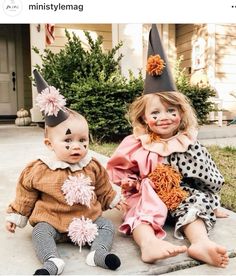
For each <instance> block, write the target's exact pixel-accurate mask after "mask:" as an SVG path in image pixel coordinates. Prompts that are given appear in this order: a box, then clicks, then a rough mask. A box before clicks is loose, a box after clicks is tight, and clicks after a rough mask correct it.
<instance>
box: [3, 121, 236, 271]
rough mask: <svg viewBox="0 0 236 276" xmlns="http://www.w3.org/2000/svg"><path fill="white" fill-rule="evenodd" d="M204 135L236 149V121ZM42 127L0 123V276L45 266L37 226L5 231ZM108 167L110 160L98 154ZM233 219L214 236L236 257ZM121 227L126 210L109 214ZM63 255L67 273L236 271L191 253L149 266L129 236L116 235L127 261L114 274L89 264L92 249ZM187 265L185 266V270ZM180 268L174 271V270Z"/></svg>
mask: <svg viewBox="0 0 236 276" xmlns="http://www.w3.org/2000/svg"><path fill="white" fill-rule="evenodd" d="M199 138H200V140H201V141H202V142H205V143H208V144H218V141H219V140H220V144H221V145H222V141H223V140H224V142H225V145H228V146H235V147H236V125H232V126H229V127H222V128H218V127H217V126H216V127H215V126H208V127H203V128H202V129H201V130H200V134H199ZM42 140H43V130H42V129H41V128H38V127H34V126H32V127H31V126H30V127H16V126H14V125H0V179H1V181H0V194H1V201H0V229H1V235H0V244H1V247H0V256H1V265H0V275H32V273H33V272H34V271H35V270H36V269H37V268H39V267H40V263H39V262H38V260H37V258H36V257H35V254H34V251H33V248H32V244H31V231H32V227H31V226H30V225H27V226H26V228H24V229H17V231H16V233H15V234H11V233H8V232H7V231H6V230H5V209H6V207H7V205H8V204H9V203H10V202H11V201H12V200H13V198H14V194H15V186H16V180H17V178H18V176H19V173H20V172H21V170H22V169H23V168H24V166H25V165H26V164H27V163H28V162H29V161H31V160H33V159H35V158H36V156H37V155H40V154H42V152H43V151H45V150H46V149H45V147H44V145H43V143H42ZM93 154H94V156H96V157H97V158H98V159H99V160H100V161H101V162H102V163H103V164H104V165H105V163H106V161H107V158H106V157H104V156H102V155H99V154H97V153H94V152H93ZM229 214H230V216H229V218H227V219H218V221H217V223H216V227H215V229H214V231H213V233H212V234H211V237H212V239H213V240H215V241H218V242H220V243H221V244H222V245H224V246H226V247H227V249H228V251H229V253H230V255H231V257H235V256H236V231H235V229H236V214H235V213H233V212H230V211H229ZM105 216H106V217H109V218H110V219H111V220H112V221H113V223H114V224H115V226H116V228H117V227H118V225H119V224H120V223H121V220H122V218H121V214H120V212H119V211H117V210H111V211H107V212H105ZM165 230H166V231H167V233H168V235H167V240H168V241H171V242H173V243H175V244H186V245H188V244H187V242H186V241H179V240H176V239H174V238H173V228H171V227H170V226H166V227H165ZM58 248H59V251H60V254H61V257H62V258H63V259H64V260H65V262H66V267H65V270H64V272H63V274H64V275H111V274H112V275H130V274H132V275H147V274H149V275H150V274H151V275H163V274H165V275H236V258H231V259H230V265H229V266H228V267H227V268H226V269H217V268H214V267H211V266H209V265H204V264H201V265H199V263H198V262H196V261H194V260H192V259H191V258H189V257H188V256H187V255H186V254H182V255H179V256H176V257H174V258H170V259H168V260H163V261H159V262H157V263H156V264H145V263H143V262H142V261H141V260H140V256H139V249H138V247H137V246H136V245H135V243H134V242H133V240H132V239H131V238H130V237H128V236H124V235H121V234H120V233H118V232H117V233H116V237H115V242H114V246H113V251H114V252H116V253H117V254H118V255H119V256H120V258H121V261H122V265H121V267H120V268H119V269H118V270H117V271H115V272H113V271H108V270H105V269H101V268H98V267H89V266H87V265H86V264H85V256H86V255H87V253H88V249H87V248H84V249H83V250H82V252H81V253H80V252H79V250H78V247H76V246H73V245H71V244H60V245H58ZM185 268H186V269H185ZM173 271H175V272H173Z"/></svg>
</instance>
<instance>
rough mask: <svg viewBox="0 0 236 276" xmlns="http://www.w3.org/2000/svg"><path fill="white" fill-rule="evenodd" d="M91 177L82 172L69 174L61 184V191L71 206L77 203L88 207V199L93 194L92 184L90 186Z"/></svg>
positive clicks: (89, 199) (90, 198)
mask: <svg viewBox="0 0 236 276" xmlns="http://www.w3.org/2000/svg"><path fill="white" fill-rule="evenodd" d="M91 182H92V181H91V179H90V177H87V176H85V175H83V174H80V175H78V176H71V175H70V176H69V177H68V179H67V180H66V181H65V182H64V184H63V185H62V188H61V189H62V192H63V194H64V195H65V199H66V202H67V203H68V204H69V205H70V206H72V205H73V204H76V203H79V204H82V205H86V206H88V207H90V201H91V200H92V198H93V196H94V191H93V190H94V186H91Z"/></svg>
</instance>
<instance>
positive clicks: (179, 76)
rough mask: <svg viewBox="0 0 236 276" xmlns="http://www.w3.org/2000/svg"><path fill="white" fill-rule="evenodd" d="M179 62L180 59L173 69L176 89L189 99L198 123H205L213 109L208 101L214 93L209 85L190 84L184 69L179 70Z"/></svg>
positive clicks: (212, 105)
mask: <svg viewBox="0 0 236 276" xmlns="http://www.w3.org/2000/svg"><path fill="white" fill-rule="evenodd" d="M181 61H182V57H180V59H179V60H178V61H177V62H176V67H175V81H176V86H177V89H178V90H179V91H180V92H182V93H183V94H185V95H186V96H187V97H188V98H189V99H190V101H191V103H192V106H193V107H194V109H195V110H196V114H197V118H198V122H199V123H200V124H203V123H206V122H207V116H208V114H209V112H210V111H212V110H214V108H215V107H214V104H213V103H212V102H211V101H210V97H214V96H215V91H214V89H213V88H211V87H210V86H209V85H204V86H203V85H199V84H191V83H190V81H189V78H188V76H187V74H186V73H185V68H184V69H181V68H180V64H181Z"/></svg>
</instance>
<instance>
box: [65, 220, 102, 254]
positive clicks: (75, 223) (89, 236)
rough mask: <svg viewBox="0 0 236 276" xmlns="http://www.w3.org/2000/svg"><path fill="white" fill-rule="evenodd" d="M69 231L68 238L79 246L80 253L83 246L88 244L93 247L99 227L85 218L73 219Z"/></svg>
mask: <svg viewBox="0 0 236 276" xmlns="http://www.w3.org/2000/svg"><path fill="white" fill-rule="evenodd" d="M68 231H69V233H68V236H69V237H70V239H71V241H72V242H73V243H75V244H78V246H79V247H80V252H81V248H82V246H83V245H85V244H86V243H88V244H89V245H91V243H92V242H93V241H94V239H95V238H96V236H97V235H98V228H97V225H96V224H95V223H93V222H92V220H91V219H89V218H85V217H84V216H82V217H81V218H73V220H72V222H71V223H70V225H69V227H68Z"/></svg>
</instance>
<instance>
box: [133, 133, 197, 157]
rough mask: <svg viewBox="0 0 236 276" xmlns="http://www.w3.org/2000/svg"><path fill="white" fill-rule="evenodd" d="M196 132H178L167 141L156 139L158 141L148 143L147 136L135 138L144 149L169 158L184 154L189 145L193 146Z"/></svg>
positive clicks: (148, 137) (148, 136) (148, 138)
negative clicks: (179, 153)
mask: <svg viewBox="0 0 236 276" xmlns="http://www.w3.org/2000/svg"><path fill="white" fill-rule="evenodd" d="M197 134H198V132H197V130H192V131H191V132H190V133H186V132H178V133H177V134H176V135H175V136H173V137H171V138H168V139H161V138H160V139H158V141H152V142H151V141H150V135H149V134H142V135H139V136H135V137H136V139H139V140H140V141H141V143H142V146H143V148H144V149H146V150H149V151H152V152H155V153H158V154H159V155H161V156H169V155H170V154H172V153H174V152H185V151H187V150H188V147H189V145H193V144H194V143H195V142H196V140H197Z"/></svg>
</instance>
